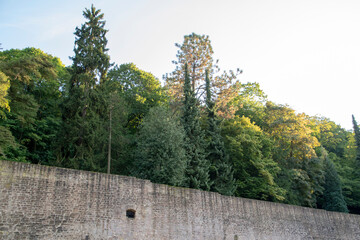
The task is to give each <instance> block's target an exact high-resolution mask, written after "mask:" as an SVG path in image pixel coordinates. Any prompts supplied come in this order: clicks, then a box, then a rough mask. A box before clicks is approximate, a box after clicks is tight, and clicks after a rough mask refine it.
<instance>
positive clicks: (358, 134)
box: [352, 115, 360, 167]
mask: <svg viewBox="0 0 360 240" xmlns="http://www.w3.org/2000/svg"><path fill="white" fill-rule="evenodd" d="M352 121H353V126H354V135H355V143H356V146H357V151H356V162H357V164H358V166H359V167H360V130H359V125H358V124H357V122H356V120H355V117H354V115H352Z"/></svg>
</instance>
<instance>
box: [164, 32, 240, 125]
mask: <svg viewBox="0 0 360 240" xmlns="http://www.w3.org/2000/svg"><path fill="white" fill-rule="evenodd" d="M175 46H176V47H178V48H179V50H178V52H177V54H176V57H177V60H176V61H173V63H174V64H175V66H176V67H175V70H174V71H173V72H172V73H171V74H169V75H166V76H165V77H164V78H165V82H166V87H167V88H168V90H169V95H170V96H171V97H172V100H173V101H174V102H173V103H172V105H173V106H174V107H178V106H180V105H181V103H182V99H183V98H184V95H183V94H184V89H183V87H184V81H185V75H184V71H183V69H184V66H185V64H187V65H188V68H189V69H188V74H189V76H190V77H191V83H190V85H191V89H192V91H194V96H195V97H196V98H197V99H198V100H199V102H200V103H201V104H202V103H203V102H202V101H203V100H204V97H205V94H206V93H205V81H204V80H205V70H206V69H208V70H210V71H211V72H212V73H213V74H214V76H213V81H212V82H211V85H212V86H211V88H212V90H213V94H214V101H215V104H216V112H217V115H218V116H220V117H225V118H231V117H232V116H233V115H234V113H235V108H234V106H233V104H232V103H233V101H234V99H235V98H236V96H237V94H238V90H239V87H240V83H239V81H238V80H237V76H238V74H240V73H241V71H240V70H239V69H237V71H232V70H230V71H229V72H226V71H224V72H222V73H221V74H216V75H215V73H220V69H219V67H218V66H217V65H216V64H214V59H213V56H212V55H213V53H214V52H213V49H212V46H211V41H210V38H209V36H205V35H198V34H195V33H192V34H190V35H186V36H184V42H183V43H182V44H178V43H177V44H175ZM216 62H217V61H216Z"/></svg>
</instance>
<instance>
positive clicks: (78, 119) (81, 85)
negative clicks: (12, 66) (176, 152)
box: [57, 5, 110, 171]
mask: <svg viewBox="0 0 360 240" xmlns="http://www.w3.org/2000/svg"><path fill="white" fill-rule="evenodd" d="M83 15H84V17H85V18H86V20H87V21H86V22H85V23H84V24H82V25H81V28H76V30H75V36H76V37H75V47H74V52H75V56H74V57H72V60H73V65H72V68H71V75H72V76H71V80H70V83H69V84H68V85H66V86H67V89H66V93H65V96H67V97H66V98H65V99H64V101H63V103H62V110H63V112H62V113H63V114H62V115H63V127H62V133H61V137H60V141H59V146H60V149H59V154H58V158H57V164H60V165H63V166H67V167H73V168H77V169H86V170H97V171H103V170H104V169H105V168H106V162H105V159H106V157H105V156H106V155H107V153H108V136H109V134H110V132H109V131H110V130H109V128H108V125H107V124H104V123H108V122H109V118H108V115H107V113H108V111H109V107H110V106H109V102H108V101H107V100H106V99H107V95H108V94H109V92H108V91H107V89H108V88H106V87H104V84H105V82H106V79H107V72H108V69H109V67H110V57H109V55H108V54H107V53H106V52H107V51H108V49H107V48H106V44H107V39H106V37H105V35H106V33H107V30H105V29H104V26H105V21H104V20H103V17H104V15H103V14H102V13H100V10H96V9H95V7H94V6H93V5H92V6H91V9H85V11H84V12H83Z"/></svg>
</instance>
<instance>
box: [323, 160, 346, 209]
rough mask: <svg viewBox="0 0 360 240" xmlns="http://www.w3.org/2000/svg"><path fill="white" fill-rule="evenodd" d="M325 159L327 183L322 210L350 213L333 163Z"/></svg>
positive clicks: (325, 184)
mask: <svg viewBox="0 0 360 240" xmlns="http://www.w3.org/2000/svg"><path fill="white" fill-rule="evenodd" d="M324 157H325V166H324V167H325V183H324V194H323V203H322V208H323V209H325V210H328V211H336V212H349V210H348V209H347V206H346V202H345V200H344V196H343V194H342V188H341V182H340V178H339V175H338V173H337V171H336V169H335V166H334V164H333V162H332V161H331V160H330V158H328V157H327V156H326V155H325V156H324Z"/></svg>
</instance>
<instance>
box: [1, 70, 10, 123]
mask: <svg viewBox="0 0 360 240" xmlns="http://www.w3.org/2000/svg"><path fill="white" fill-rule="evenodd" d="M9 88H10V81H9V79H8V77H7V76H6V75H5V74H4V73H3V72H1V71H0V118H3V117H5V113H4V111H3V109H4V110H7V111H10V106H9V100H8V99H7V98H6V96H7V94H8V89H9Z"/></svg>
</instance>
